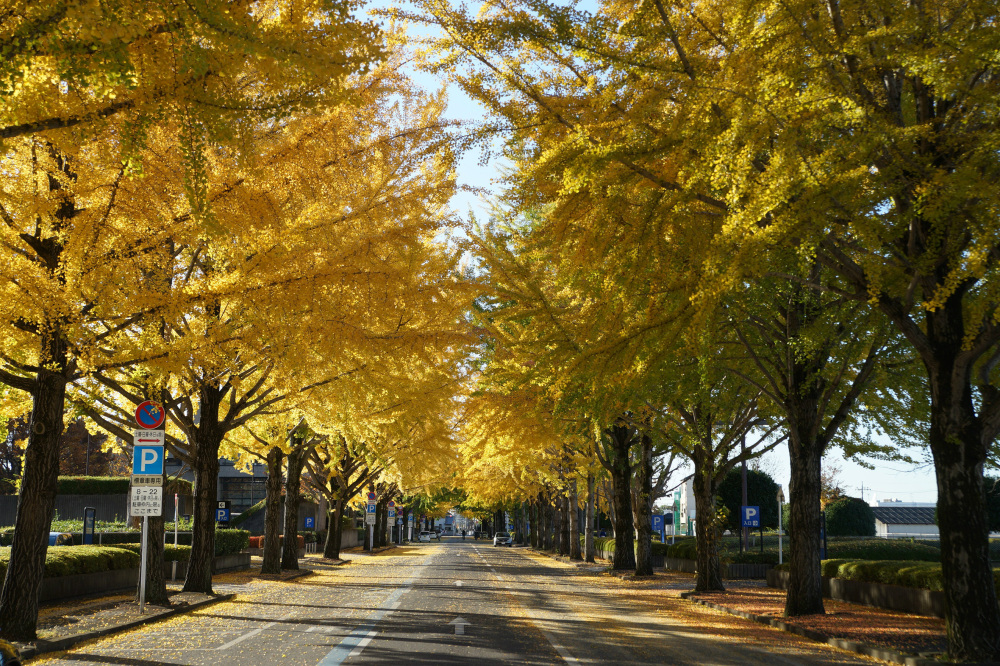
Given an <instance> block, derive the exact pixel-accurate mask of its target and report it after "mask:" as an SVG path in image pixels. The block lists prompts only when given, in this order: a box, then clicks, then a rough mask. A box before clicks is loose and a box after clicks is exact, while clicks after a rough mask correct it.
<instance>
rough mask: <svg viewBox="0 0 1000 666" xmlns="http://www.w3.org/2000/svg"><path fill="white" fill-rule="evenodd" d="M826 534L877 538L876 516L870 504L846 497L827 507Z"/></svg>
mask: <svg viewBox="0 0 1000 666" xmlns="http://www.w3.org/2000/svg"><path fill="white" fill-rule="evenodd" d="M826 532H827V534H829V535H830V536H875V514H874V513H873V512H872V508H871V507H870V506H868V502H865V501H864V500H862V499H858V498H857V497H845V498H843V499H840V500H837V501H836V502H833V503H832V504H830V505H828V506H827V507H826Z"/></svg>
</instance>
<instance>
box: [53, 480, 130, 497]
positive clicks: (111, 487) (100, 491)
mask: <svg viewBox="0 0 1000 666" xmlns="http://www.w3.org/2000/svg"><path fill="white" fill-rule="evenodd" d="M129 481H130V479H129V477H127V476H60V477H59V489H58V490H57V491H56V492H57V493H58V494H59V495H124V494H126V493H128V486H129Z"/></svg>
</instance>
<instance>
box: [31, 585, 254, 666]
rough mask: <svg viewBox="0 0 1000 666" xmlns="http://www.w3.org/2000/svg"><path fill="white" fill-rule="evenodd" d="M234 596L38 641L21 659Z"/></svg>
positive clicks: (54, 650)
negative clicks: (51, 639)
mask: <svg viewBox="0 0 1000 666" xmlns="http://www.w3.org/2000/svg"><path fill="white" fill-rule="evenodd" d="M235 596H236V595H235V594H220V595H219V596H217V597H214V598H212V599H205V600H204V601H198V602H195V603H193V604H189V605H187V606H182V607H180V608H172V609H171V610H168V611H166V612H165V613H160V614H159V615H152V616H150V617H147V618H142V619H140V620H133V621H131V622H126V623H124V624H118V625H115V626H113V627H107V628H105V629H98V630H97V631H91V632H88V633H86V634H77V635H75V636H67V637H66V638H60V639H58V640H55V641H39V644H37V645H35V646H34V647H29V648H25V649H23V650H21V658H22V659H25V660H27V659H33V658H34V657H38V656H41V655H43V654H48V653H49V652H61V651H63V650H68V649H70V648H72V647H73V646H75V645H79V644H80V643H83V642H86V641H89V640H93V639H95V638H103V637H104V636H110V635H111V634H117V633H119V632H122V631H128V630H129V629H134V628H136V627H141V626H143V625H146V624H153V623H155V622H159V621H160V620H165V619H167V618H169V617H173V616H175V615H181V614H183V613H189V612H191V611H193V610H197V609H199V608H204V607H206V606H211V605H213V604H217V603H219V602H222V601H229V600H230V599H232V598H233V597H235Z"/></svg>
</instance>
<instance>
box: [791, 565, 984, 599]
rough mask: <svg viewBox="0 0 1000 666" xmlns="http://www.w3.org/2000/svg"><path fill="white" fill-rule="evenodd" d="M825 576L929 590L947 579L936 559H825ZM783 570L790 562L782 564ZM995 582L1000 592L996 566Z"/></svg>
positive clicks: (823, 569)
mask: <svg viewBox="0 0 1000 666" xmlns="http://www.w3.org/2000/svg"><path fill="white" fill-rule="evenodd" d="M820 566H821V569H822V572H823V575H824V576H828V577H830V578H843V579H846V580H856V581H860V582H864V583H884V584H886V585H901V586H903V587H916V588H922V589H925V590H932V591H941V590H943V589H944V579H943V577H942V575H941V565H940V564H937V563H934V562H922V561H913V560H846V559H835V560H823V562H822V563H821V565H820ZM782 568H783V569H785V568H787V565H783V566H782ZM993 583H994V585H995V586H996V588H997V594H998V595H1000V568H996V569H993Z"/></svg>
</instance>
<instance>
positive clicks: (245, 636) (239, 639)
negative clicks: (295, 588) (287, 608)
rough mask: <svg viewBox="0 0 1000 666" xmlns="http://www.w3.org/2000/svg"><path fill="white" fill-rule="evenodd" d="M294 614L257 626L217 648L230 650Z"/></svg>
mask: <svg viewBox="0 0 1000 666" xmlns="http://www.w3.org/2000/svg"><path fill="white" fill-rule="evenodd" d="M293 615H295V612H294V611H292V612H291V613H288V614H287V615H285V616H284V617H282V618H281V619H279V620H275V621H273V622H268V623H267V624H265V625H264V626H262V627H257V628H256V629H254V630H253V631H249V632H247V633H245V634H243V635H242V636H237V637H236V638H234V639H233V640H231V641H229V642H228V643H224V644H222V645H220V646H219V647H217V648H215V649H216V650H228V649H229V648H231V647H233V646H234V645H236V644H237V643H242V642H243V641H245V640H246V639H248V638H253V637H254V636H256V635H257V634H259V633H260V632H262V631H264V630H265V629H270V628H271V627H273V626H274V625H276V624H278V622H281V621H282V620H287V619H289V618H291V617H292V616H293Z"/></svg>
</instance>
